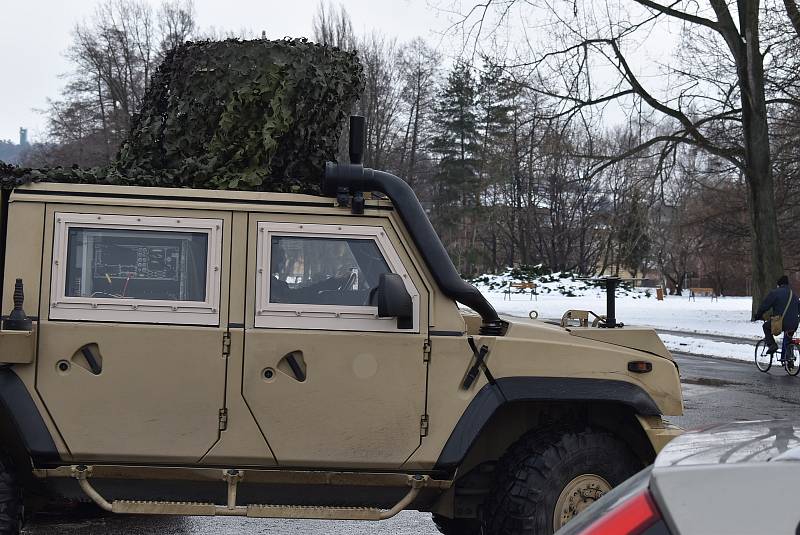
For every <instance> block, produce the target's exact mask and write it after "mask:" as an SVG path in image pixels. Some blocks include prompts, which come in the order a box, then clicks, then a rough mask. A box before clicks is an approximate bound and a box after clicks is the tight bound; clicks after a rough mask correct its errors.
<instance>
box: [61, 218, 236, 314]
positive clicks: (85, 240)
mask: <svg viewBox="0 0 800 535" xmlns="http://www.w3.org/2000/svg"><path fill="white" fill-rule="evenodd" d="M55 220H56V221H55V233H54V238H53V264H52V280H51V288H50V292H51V303H50V318H51V319H63V320H77V321H115V322H141V323H177V324H200V325H217V324H218V323H219V295H220V270H221V264H220V262H221V254H222V223H223V222H222V220H218V219H194V218H171V217H135V216H121V215H111V214H74V213H56V214H55Z"/></svg>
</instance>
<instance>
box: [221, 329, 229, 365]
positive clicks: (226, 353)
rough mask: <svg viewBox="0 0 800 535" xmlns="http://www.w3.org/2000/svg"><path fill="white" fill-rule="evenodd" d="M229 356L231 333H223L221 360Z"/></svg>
mask: <svg viewBox="0 0 800 535" xmlns="http://www.w3.org/2000/svg"><path fill="white" fill-rule="evenodd" d="M230 356H231V333H230V332H228V331H225V332H224V333H223V334H222V358H224V359H226V358H228V357H230Z"/></svg>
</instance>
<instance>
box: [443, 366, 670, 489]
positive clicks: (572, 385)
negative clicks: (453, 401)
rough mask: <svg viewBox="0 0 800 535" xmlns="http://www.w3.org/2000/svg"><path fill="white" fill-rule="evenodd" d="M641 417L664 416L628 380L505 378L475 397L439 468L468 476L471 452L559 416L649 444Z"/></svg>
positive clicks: (650, 400)
mask: <svg viewBox="0 0 800 535" xmlns="http://www.w3.org/2000/svg"><path fill="white" fill-rule="evenodd" d="M637 414H639V415H641V416H657V415H660V414H661V413H660V411H659V409H658V406H657V405H656V403H655V401H653V399H652V398H651V397H650V395H649V394H647V392H645V391H644V390H643V389H642V388H641V387H639V386H637V385H635V384H633V383H629V382H626V381H616V380H610V379H587V378H570V377H505V378H501V379H498V380H497V382H496V385H491V384H486V385H484V386H483V388H481V390H480V391H479V392H478V393H477V394H476V395H475V397H474V398H473V399H472V402H470V404H469V405H468V407H467V409H466V410H465V411H464V413H463V414H462V415H461V418H460V419H459V421H458V423H457V424H456V426H455V428H454V429H453V432H452V433H451V435H450V437H449V439H448V440H447V442H446V443H445V446H444V448H443V449H442V452H441V454H440V455H439V459H438V461H437V463H436V468H437V469H439V470H444V471H454V470H456V469H457V468H458V469H459V471H460V472H462V473H463V471H462V469H461V467H463V466H464V462H465V460H467V457H468V454H474V450H475V449H476V448H480V447H481V446H482V443H485V442H487V441H489V442H495V443H497V442H499V443H502V442H508V444H507V445H510V444H511V443H513V441H514V440H516V439H517V438H519V436H521V435H522V433H524V432H527V431H529V430H531V429H534V428H535V427H541V426H543V425H547V423H548V422H547V420H548V418H549V419H555V418H558V419H559V420H560V421H559V422H558V423H561V421H563V420H564V419H565V418H569V419H572V420H575V421H576V422H577V421H581V420H583V421H584V422H586V423H594V424H597V425H601V426H602V427H604V428H607V429H608V430H609V431H612V432H620V431H621V429H624V428H626V427H630V428H632V429H636V430H638V433H637V436H638V435H639V434H640V435H641V437H643V438H644V440H645V441H646V442H647V444H648V445H649V440H647V435H646V433H645V432H644V430H643V429H642V428H641V425H640V424H639V423H638V422H637V421H636V418H635V416H636V415H637ZM509 416H511V417H509ZM620 419H621V420H622V421H620ZM615 422H616V423H615ZM520 423H522V425H520ZM553 423H556V422H555V421H554V422H553ZM620 424H621V425H620ZM627 424H631V425H627ZM620 438H623V439H624V438H625V437H624V436H621V437H620ZM634 441H635V440H634ZM626 442H627V441H626ZM651 453H652V456H653V457H654V455H655V451H654V450H653V448H652V446H650V452H648V453H647V455H648V456H649V455H650V454H651Z"/></svg>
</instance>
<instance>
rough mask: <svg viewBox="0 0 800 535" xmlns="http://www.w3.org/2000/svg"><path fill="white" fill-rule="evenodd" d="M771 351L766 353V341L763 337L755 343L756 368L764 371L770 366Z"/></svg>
mask: <svg viewBox="0 0 800 535" xmlns="http://www.w3.org/2000/svg"><path fill="white" fill-rule="evenodd" d="M772 356H773V355H772V353H767V341H766V340H764V339H763V338H762V339H761V340H759V341H758V343H756V350H755V360H756V368H758V369H759V370H761V371H762V372H764V373H766V372H768V371H769V369H770V368H771V367H772Z"/></svg>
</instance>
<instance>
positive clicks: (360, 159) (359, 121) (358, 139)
mask: <svg viewBox="0 0 800 535" xmlns="http://www.w3.org/2000/svg"><path fill="white" fill-rule="evenodd" d="M349 149H350V163H351V164H354V165H362V164H363V163H364V117H363V116H361V115H351V116H350V145H349Z"/></svg>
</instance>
